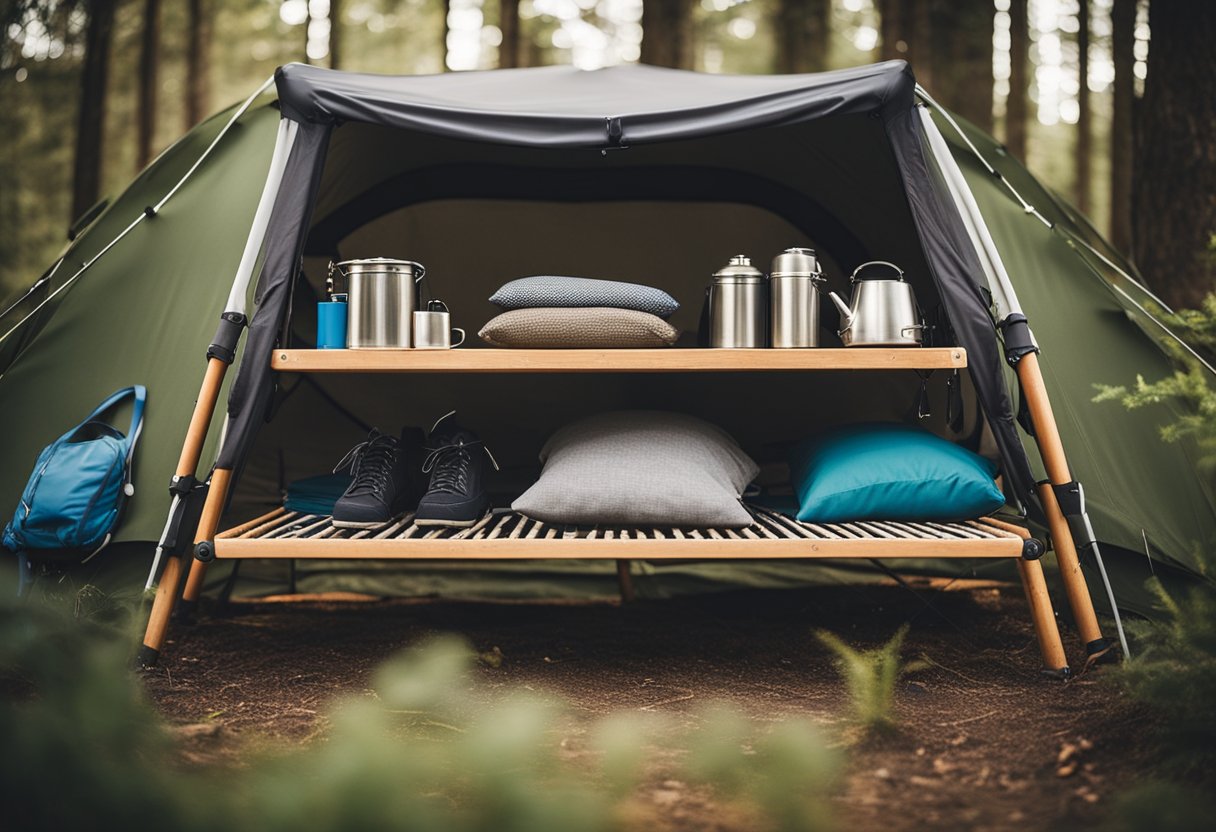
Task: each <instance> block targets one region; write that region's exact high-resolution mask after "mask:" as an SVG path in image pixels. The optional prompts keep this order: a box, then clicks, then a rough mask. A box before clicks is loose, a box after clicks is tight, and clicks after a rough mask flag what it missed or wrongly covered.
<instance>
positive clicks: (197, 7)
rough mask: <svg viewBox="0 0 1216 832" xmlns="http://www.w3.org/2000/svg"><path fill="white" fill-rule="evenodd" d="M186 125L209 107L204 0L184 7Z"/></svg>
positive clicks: (208, 50)
mask: <svg viewBox="0 0 1216 832" xmlns="http://www.w3.org/2000/svg"><path fill="white" fill-rule="evenodd" d="M186 27H187V31H186V129H187V130H189V129H190V128H192V127H194V125H196V124H198V123H199V122H200V121H202V120H203V118H204V117H205V116H206V115H207V113H208V112H209V111H210V110H211V20H210V17H209V9H207V3H206V0H189V4H188V5H187V7H186Z"/></svg>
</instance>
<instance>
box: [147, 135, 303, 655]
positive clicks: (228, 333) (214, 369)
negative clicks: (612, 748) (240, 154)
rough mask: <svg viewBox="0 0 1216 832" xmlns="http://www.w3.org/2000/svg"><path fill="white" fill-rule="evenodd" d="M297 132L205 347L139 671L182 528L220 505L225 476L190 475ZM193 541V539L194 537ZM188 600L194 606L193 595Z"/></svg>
mask: <svg viewBox="0 0 1216 832" xmlns="http://www.w3.org/2000/svg"><path fill="white" fill-rule="evenodd" d="M298 130H299V125H298V124H297V123H296V122H294V121H292V120H291V119H287V118H284V119H281V120H280V121H279V129H278V134H277V136H276V138H275V145H274V154H273V155H272V156H271V159H270V169H269V171H268V172H267V174H266V184H265V185H264V186H263V187H262V195H261V197H260V198H259V200H258V207H257V210H256V211H255V212H254V215H253V222H252V224H251V225H250V228H249V236H248V237H247V238H246V240H245V249H244V251H243V252H242V254H241V261H240V264H239V265H238V266H237V270H236V276H235V277H234V278H233V281H232V289H231V291H230V292H229V294H228V300H227V302H226V303H225V306H224V311H223V313H221V315H220V323H219V328H218V329H217V330H216V333H215V338H214V339H212V342H211V344H210V346H208V347H207V370H206V373H205V374H204V376H203V383H202V387H201V388H200V390H199V395H198V399H197V400H196V401H195V403H194V412H193V414H192V415H191V417H190V426H189V428H188V429H187V430H186V439H185V442H184V444H183V445H182V453H181V457H180V458H179V459H178V463H177V469H176V471H175V472H174V475H173V479H172V480H171V482H170V484H169V493H170V494H171V495H172V496H173V503H172V505H171V506H170V509H169V519H168V520H167V521H166V524H165V531H164V533H162V535H161V539H160V543H159V544H158V545H157V548H156V555H155V558H154V560H153V563H152V573H151V574H150V575H149V576H148V578H149V587H150V585H151V582H152V578H153V576H154V575H155V574H156V569H157V565H158V562H159V561H160V560H161V558H162V557H166V556H167V559H166V560H165V568H164V572H163V574H162V575H161V578H160V583H159V585H158V586H157V588H156V597H155V599H154V600H153V602H152V612H151V613H150V614H149V616H148V628H147V631H146V632H145V634H144V641H143V646H142V647H141V648H140V650H139V655H138V657H137V662H138V663H139V664H140V665H142V666H143V667H152V666H154V665H155V664H156V662H157V660H158V658H159V657H160V649H161V647H162V646H163V645H164V641H165V634H166V632H167V631H168V626H169V616H170V615H171V614H172V612H173V607H174V604H175V603H176V601H177V594H178V589H179V587H180V585H181V577H182V571H183V557H184V555H185V553H186V552H187V551H189V547H188V546H186V545H185V544H186V543H187V542H188V540H189V539H190V535H189V531H190V530H188V529H185V528H183V526H184V525H187V524H188V522H189V521H191V520H192V519H193V518H195V517H198V521H197V524H198V527H199V528H198V530H199V531H202V530H203V527H204V526H206V525H208V524H211V525H214V524H216V523H218V522H219V515H220V513H221V511H222V508H223V504H224V500H225V498H226V497H227V490H228V482H229V475H230V474H231V472H221V471H216V472H215V473H214V475H213V476H212V477H211V482H210V486H208V485H204V484H202V483H200V482H199V481H198V480H197V479H196V476H195V475H196V473H197V471H198V462H199V457H200V456H201V455H202V452H203V444H204V443H205V441H206V439H207V433H208V430H209V429H210V427H211V418H212V415H213V414H214V413H215V405H216V402H217V401H218V400H219V395H220V389H221V387H222V386H223V384H224V376H225V375H226V373H227V371H228V367H229V366H230V365H231V364H232V362H233V361H234V360H235V358H236V349H237V344H238V342H239V341H240V337H241V332H242V331H243V330H244V328H245V324H246V322H247V320H248V319H247V317H246V314H245V312H246V298H247V296H248V294H249V283H250V281H251V280H252V279H253V274H254V269H255V267H256V265H257V261H258V256H259V255H260V253H261V250H262V245H263V243H264V242H265V238H266V229H267V227H268V226H269V225H270V215H271V212H272V211H273V209H274V203H275V199H276V197H277V196H278V193H279V188H280V186H281V185H282V184H283V174H284V171H285V170H286V169H287V160H288V158H289V157H290V156H291V148H292V146H293V145H294V143H295V139H296V133H297V131H298ZM204 500H205V502H204ZM200 504H201V505H200ZM213 534H214V529H212V530H211V531H210V532H209V534H208V537H207V538H206V539H209V538H210V536H211V535H213ZM194 536H195V537H196V536H197V534H196V535H194ZM194 600H197V595H196V596H195V599H194Z"/></svg>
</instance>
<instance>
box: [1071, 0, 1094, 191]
mask: <svg viewBox="0 0 1216 832" xmlns="http://www.w3.org/2000/svg"><path fill="white" fill-rule="evenodd" d="M1093 147H1094V137H1093V124H1092V119H1091V118H1090V106H1089V0H1081V2H1080V4H1079V6H1078V9H1077V144H1076V148H1075V150H1076V158H1075V162H1074V164H1075V167H1076V170H1077V175H1076V182H1075V189H1076V199H1075V201H1076V206H1077V210H1078V211H1080V212H1081V213H1082V214H1089V193H1090V190H1091V188H1090V181H1091V179H1092V177H1091V175H1090V172H1091V170H1092V168H1093V159H1092V158H1091V157H1092V156H1093Z"/></svg>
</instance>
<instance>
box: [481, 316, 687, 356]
mask: <svg viewBox="0 0 1216 832" xmlns="http://www.w3.org/2000/svg"><path fill="white" fill-rule="evenodd" d="M477 334H478V335H479V336H481V339H482V340H483V341H485V342H486V343H487V344H490V345H492V346H495V347H527V348H531V349H614V348H615V349H626V348H630V347H632V348H635V349H640V348H646V347H670V346H671V345H672V344H674V343H675V342H676V339H678V338H679V337H680V331H679V330H678V329H676V328H675V327H673V326H672V325H671V324H669V323H667V321H665V320H663V319H662V318H660V317H658V316H656V315H651V314H650V313H649V312H638V311H635V310H633V309H614V308H612V307H610V306H594V307H589V308H586V309H557V308H547V309H512V310H511V311H510V312H503V313H502V314H501V315H496V316H495V317H493V318H491V319H490V320H489V321H487V322H486V325H485V326H483V327H482V328H481V331H480V332H478V333H477Z"/></svg>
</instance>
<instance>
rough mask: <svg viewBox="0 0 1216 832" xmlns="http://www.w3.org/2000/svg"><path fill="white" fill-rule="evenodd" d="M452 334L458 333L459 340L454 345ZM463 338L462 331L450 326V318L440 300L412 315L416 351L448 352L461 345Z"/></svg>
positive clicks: (445, 306) (446, 308) (463, 333)
mask: <svg viewBox="0 0 1216 832" xmlns="http://www.w3.org/2000/svg"><path fill="white" fill-rule="evenodd" d="M453 332H459V333H460V340H459V341H457V342H456V343H455V344H453V343H452V333H453ZM464 336H465V332H464V330H463V329H461V328H460V327H458V326H457V327H454V326H452V316H451V314H449V312H448V307H447V305H446V304H445V303H444V302H443V301H441V300H433V301H431V302H430V303H428V304H427V305H426V310H425V311H422V312H415V313H414V349H416V350H450V349H452V348H453V347H459V346H460V345H461V344H463V343H464Z"/></svg>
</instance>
